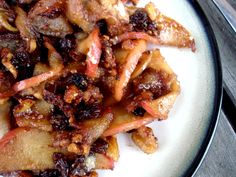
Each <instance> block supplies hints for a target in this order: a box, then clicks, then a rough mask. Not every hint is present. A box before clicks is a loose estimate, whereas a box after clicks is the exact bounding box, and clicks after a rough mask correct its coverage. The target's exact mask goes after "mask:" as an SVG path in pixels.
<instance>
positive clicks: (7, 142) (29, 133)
mask: <svg viewBox="0 0 236 177" xmlns="http://www.w3.org/2000/svg"><path fill="white" fill-rule="evenodd" d="M52 142H53V136H52V135H51V134H50V133H48V132H45V131H41V130H38V129H32V128H17V129H14V130H12V131H10V132H8V133H7V134H6V135H5V136H4V137H3V138H2V139H1V140H0V172H9V171H17V170H44V169H50V168H53V167H54V164H53V160H52V155H53V153H54V152H58V151H59V150H58V149H55V148H53V147H52Z"/></svg>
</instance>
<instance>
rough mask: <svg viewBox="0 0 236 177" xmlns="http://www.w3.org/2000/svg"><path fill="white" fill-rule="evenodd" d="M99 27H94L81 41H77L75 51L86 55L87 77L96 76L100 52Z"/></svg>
mask: <svg viewBox="0 0 236 177" xmlns="http://www.w3.org/2000/svg"><path fill="white" fill-rule="evenodd" d="M101 47H102V45H101V41H100V38H99V29H98V28H95V29H94V30H93V31H92V32H91V33H90V34H89V36H88V37H87V38H86V39H84V40H83V41H80V42H78V45H77V49H76V51H77V52H78V53H83V54H85V55H87V58H86V64H87V67H86V71H85V74H86V75H87V76H89V77H92V78H95V77H97V74H98V73H97V72H98V64H99V62H100V57H101V54H102V49H101Z"/></svg>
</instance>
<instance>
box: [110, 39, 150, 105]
mask: <svg viewBox="0 0 236 177" xmlns="http://www.w3.org/2000/svg"><path fill="white" fill-rule="evenodd" d="M146 47H147V44H146V42H145V41H144V40H137V41H136V45H135V47H134V48H133V49H132V50H131V51H130V52H129V53H128V55H127V57H126V58H125V60H124V61H125V63H124V64H122V70H121V73H120V74H119V78H118V80H117V81H116V83H115V88H114V89H115V91H114V98H115V99H116V100H117V101H120V100H121V98H122V97H123V92H124V88H125V87H126V86H127V84H128V82H129V80H130V77H131V74H132V73H133V71H134V70H135V68H136V65H137V63H138V61H139V59H140V57H141V56H142V54H143V52H145V50H146Z"/></svg>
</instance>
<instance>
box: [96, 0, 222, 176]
mask: <svg viewBox="0 0 236 177" xmlns="http://www.w3.org/2000/svg"><path fill="white" fill-rule="evenodd" d="M141 2H142V4H141V6H143V5H144V4H145V3H147V2H149V1H145V0H142V1H141ZM153 2H154V3H155V5H156V6H157V7H158V9H160V10H161V12H163V13H164V14H166V15H167V16H169V17H172V18H173V19H175V20H177V21H178V22H180V23H181V24H182V25H183V26H185V27H186V28H187V29H188V30H189V31H190V32H191V34H192V35H193V36H194V38H195V41H196V48H197V51H196V52H195V53H193V52H191V51H190V50H189V49H176V48H165V47H161V52H162V54H163V56H164V57H165V58H166V60H167V62H168V63H169V65H170V66H171V67H172V68H173V70H174V72H175V73H176V74H177V76H178V80H179V81H180V84H181V94H180V95H179V97H178V99H177V101H176V103H175V105H174V107H173V109H172V110H171V112H170V114H169V118H168V120H166V121H162V122H155V123H152V124H151V125H150V126H151V127H153V129H154V132H155V135H156V136H157V137H158V140H159V150H158V151H157V152H156V153H154V154H152V155H146V154H144V153H143V152H141V151H140V150H139V149H138V148H136V147H135V145H134V144H133V142H132V141H131V139H130V137H129V135H127V134H122V135H119V136H118V140H119V148H120V159H119V161H118V162H117V163H116V164H115V168H114V170H113V171H107V170H106V171H99V176H100V177H177V176H184V175H188V176H189V175H192V174H193V172H194V171H195V169H196V168H197V166H198V164H199V163H200V161H201V159H202V157H203V156H204V153H205V151H206V149H207V147H208V145H209V142H210V139H211V137H212V135H213V132H214V129H215V127H216V124H217V116H218V111H219V106H220V101H221V88H222V87H221V70H220V67H219V63H218V62H219V61H218V58H217V57H218V56H217V55H215V54H217V48H215V46H214V41H212V40H211V39H212V38H211V37H210V36H209V35H207V32H206V29H205V27H204V26H203V22H202V21H203V20H204V21H205V19H202V18H200V17H199V14H198V13H197V12H196V6H195V5H193V4H192V3H190V2H189V1H187V0H168V1H163V0H155V1H154V0H153ZM194 8H195V9H194ZM198 10H199V9H198ZM212 45H213V46H212Z"/></svg>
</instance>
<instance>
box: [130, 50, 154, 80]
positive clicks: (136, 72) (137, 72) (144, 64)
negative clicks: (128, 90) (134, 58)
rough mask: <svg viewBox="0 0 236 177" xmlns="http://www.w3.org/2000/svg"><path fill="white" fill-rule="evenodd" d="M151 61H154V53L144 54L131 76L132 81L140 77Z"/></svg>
mask: <svg viewBox="0 0 236 177" xmlns="http://www.w3.org/2000/svg"><path fill="white" fill-rule="evenodd" d="M151 61H152V51H151V52H145V53H143V55H142V57H141V58H140V60H139V62H138V64H137V66H136V68H135V70H134V72H133V74H132V76H131V79H134V78H135V77H137V76H139V75H140V74H141V73H142V72H143V71H144V70H145V69H146V68H147V67H148V65H149V64H150V62H151Z"/></svg>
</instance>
